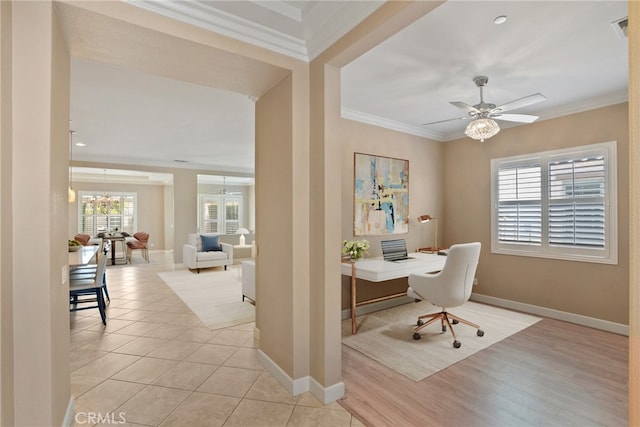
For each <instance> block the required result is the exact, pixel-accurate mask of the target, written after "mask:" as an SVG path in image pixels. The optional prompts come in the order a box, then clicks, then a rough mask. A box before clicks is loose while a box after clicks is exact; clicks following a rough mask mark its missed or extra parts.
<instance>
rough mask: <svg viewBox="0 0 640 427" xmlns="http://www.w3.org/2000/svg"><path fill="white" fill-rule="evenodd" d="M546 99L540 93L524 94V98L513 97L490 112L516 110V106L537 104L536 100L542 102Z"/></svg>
mask: <svg viewBox="0 0 640 427" xmlns="http://www.w3.org/2000/svg"><path fill="white" fill-rule="evenodd" d="M545 99H547V97H546V96H544V95H543V94H541V93H535V94H533V95H529V96H525V97H524V98H519V99H515V100H513V101H511V102H507V103H506V104H503V105H500V106H498V107H496V108H494V109H493V110H491V111H490V112H491V113H492V112H496V113H500V112H503V111H510V110H517V109H518V108H523V107H527V106H529V105H533V104H537V103H538V102H542V101H544V100H545Z"/></svg>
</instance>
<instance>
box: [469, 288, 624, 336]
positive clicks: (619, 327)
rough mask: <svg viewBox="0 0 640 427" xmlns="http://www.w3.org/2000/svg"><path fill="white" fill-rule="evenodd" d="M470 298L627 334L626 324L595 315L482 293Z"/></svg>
mask: <svg viewBox="0 0 640 427" xmlns="http://www.w3.org/2000/svg"><path fill="white" fill-rule="evenodd" d="M471 300H472V301H476V302H481V303H485V304H490V305H495V306H497V307H502V308H508V309H511V310H517V311H522V312H524V313H529V314H534V315H537V316H544V317H550V318H552V319H556V320H562V321H565V322H570V323H575V324H577V325H582V326H587V327H590V328H595V329H600V330H603V331H607V332H613V333H614V334H619V335H626V336H629V326H628V325H623V324H621V323H614V322H609V321H607V320H602V319H596V318H595V317H588V316H582V315H580V314H574V313H569V312H566V311H559V310H554V309H551V308H546V307H540V306H537V305H531V304H525V303H522V302H517V301H510V300H506V299H502V298H496V297H491V296H487V295H482V294H471Z"/></svg>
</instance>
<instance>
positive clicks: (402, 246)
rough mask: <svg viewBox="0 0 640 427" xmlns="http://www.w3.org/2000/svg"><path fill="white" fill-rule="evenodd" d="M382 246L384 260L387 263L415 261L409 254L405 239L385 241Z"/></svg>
mask: <svg viewBox="0 0 640 427" xmlns="http://www.w3.org/2000/svg"><path fill="white" fill-rule="evenodd" d="M380 245H381V246H382V258H383V259H384V260H385V261H393V262H398V261H407V260H412V259H415V258H413V257H410V256H409V254H408V253H407V244H406V242H405V241H404V239H394V240H383V241H381V242H380Z"/></svg>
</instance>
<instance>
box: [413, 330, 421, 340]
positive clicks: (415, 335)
mask: <svg viewBox="0 0 640 427" xmlns="http://www.w3.org/2000/svg"><path fill="white" fill-rule="evenodd" d="M420 338H421V336H420V334H419V333H417V332H415V333H414V334H413V339H414V340H416V341H417V340H419V339H420Z"/></svg>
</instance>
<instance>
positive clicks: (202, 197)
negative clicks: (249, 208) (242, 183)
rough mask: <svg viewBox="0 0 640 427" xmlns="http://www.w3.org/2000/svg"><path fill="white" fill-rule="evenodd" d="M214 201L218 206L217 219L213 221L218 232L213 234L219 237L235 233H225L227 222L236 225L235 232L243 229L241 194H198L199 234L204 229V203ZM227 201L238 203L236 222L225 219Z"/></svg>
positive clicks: (242, 201) (242, 199) (242, 200)
mask: <svg viewBox="0 0 640 427" xmlns="http://www.w3.org/2000/svg"><path fill="white" fill-rule="evenodd" d="M209 200H211V201H215V202H217V204H218V218H217V219H216V220H215V222H216V224H217V229H218V231H216V232H215V234H220V235H234V234H236V233H228V232H227V222H229V223H234V222H235V223H237V227H236V230H237V229H239V228H241V227H244V225H243V222H244V221H243V209H244V197H242V195H241V194H210V193H200V194H198V230H199V232H204V231H203V230H204V229H205V227H204V226H205V222H204V221H205V218H204V215H203V213H204V211H203V209H204V203H205V202H207V201H209ZM227 201H235V202H237V203H238V220H237V221H236V220H228V219H227V209H226V206H227V205H226V203H227Z"/></svg>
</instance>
